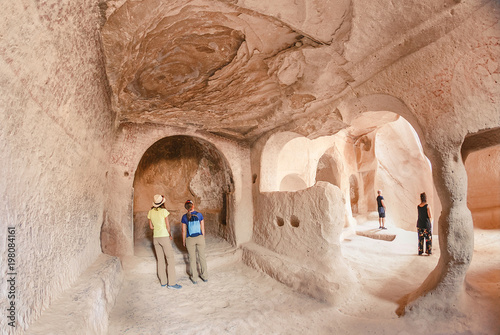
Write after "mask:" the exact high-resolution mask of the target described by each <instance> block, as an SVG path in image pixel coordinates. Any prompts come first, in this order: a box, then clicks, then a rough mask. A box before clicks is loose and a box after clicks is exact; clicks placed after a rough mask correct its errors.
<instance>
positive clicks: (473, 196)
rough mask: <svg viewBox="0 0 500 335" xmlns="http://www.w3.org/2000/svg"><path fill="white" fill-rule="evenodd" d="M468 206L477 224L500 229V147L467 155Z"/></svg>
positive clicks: (486, 227)
mask: <svg viewBox="0 0 500 335" xmlns="http://www.w3.org/2000/svg"><path fill="white" fill-rule="evenodd" d="M465 168H466V170H467V181H468V184H467V206H468V207H469V209H470V210H471V212H472V220H473V221H474V227H476V228H482V229H500V146H499V145H497V146H494V147H489V148H486V149H482V150H479V151H476V152H473V153H471V154H470V155H468V156H467V160H466V161H465Z"/></svg>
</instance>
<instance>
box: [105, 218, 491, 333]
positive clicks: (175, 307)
mask: <svg viewBox="0 0 500 335" xmlns="http://www.w3.org/2000/svg"><path fill="white" fill-rule="evenodd" d="M375 226H378V224H377V223H373V222H368V223H366V224H365V225H363V226H360V227H359V230H360V231H362V232H363V233H364V234H365V235H366V234H367V233H368V234H372V236H374V237H380V236H379V235H380V234H387V235H396V238H395V239H394V240H393V241H386V240H383V239H377V238H375V239H374V238H369V237H365V236H360V235H351V236H349V237H348V238H346V239H345V240H344V242H343V243H342V253H343V255H344V257H345V258H346V260H347V262H348V264H349V265H350V266H351V267H352V269H353V270H354V271H355V273H356V275H357V276H358V278H359V281H360V284H361V285H360V287H361V289H360V291H359V292H357V294H356V295H355V296H353V297H351V299H350V300H349V301H348V302H346V303H344V304H343V305H341V306H330V305H327V304H325V303H321V302H319V301H317V300H314V299H312V298H310V297H308V296H305V295H302V294H299V293H296V292H294V291H293V290H292V289H290V288H289V287H287V286H285V285H283V284H281V283H279V282H277V281H275V280H273V279H271V278H270V277H269V276H267V275H266V274H264V273H261V272H258V271H255V270H253V269H251V268H249V267H247V266H245V265H244V264H243V263H242V262H240V261H238V259H239V253H238V251H237V250H235V249H234V248H231V247H230V246H229V245H228V244H227V243H225V242H224V241H220V240H217V239H214V238H207V258H208V267H209V272H210V279H209V281H208V282H207V283H203V282H201V281H200V282H199V283H198V284H197V285H193V284H192V283H191V282H190V281H189V278H188V276H187V275H186V266H185V259H184V255H183V254H182V253H181V252H180V251H178V253H177V255H176V263H177V265H176V270H177V276H178V283H179V284H181V285H182V286H183V288H182V289H180V290H172V289H167V288H164V287H161V286H160V283H159V281H158V279H157V276H156V268H155V267H156V261H155V258H154V257H153V254H152V253H151V252H150V250H148V248H147V247H143V248H142V250H140V252H136V253H138V254H140V255H141V256H140V257H137V256H136V257H130V258H128V259H124V260H123V265H124V268H125V280H124V284H123V287H122V289H121V291H120V294H119V296H118V298H117V301H116V305H115V308H114V309H113V311H112V313H111V316H110V326H109V334H113V335H114V334H500V317H499V316H500V232H499V231H487V230H475V247H474V258H473V261H472V264H471V266H470V268H469V271H468V274H467V279H466V287H467V296H466V298H465V299H464V310H465V311H466V314H465V315H464V316H463V317H450V316H447V317H442V316H439V315H437V316H436V320H433V321H432V322H429V321H428V320H427V321H425V320H420V319H419V318H418V316H416V317H413V316H412V317H402V318H399V317H398V316H397V315H396V313H395V310H396V309H397V307H398V303H397V302H398V300H399V299H400V298H401V297H403V296H404V295H405V294H407V293H409V292H411V291H412V290H414V289H416V288H417V287H418V286H419V285H420V284H421V283H422V281H423V280H424V279H425V278H426V277H427V275H428V274H429V273H430V272H431V271H432V269H434V267H435V266H436V264H437V262H438V259H439V250H438V239H437V236H434V250H433V253H434V254H433V255H432V256H417V255H416V243H417V237H416V233H415V232H408V231H404V230H401V229H398V228H391V227H389V229H388V230H387V231H385V232H379V231H378V229H373V228H371V227H375ZM136 250H137V249H136Z"/></svg>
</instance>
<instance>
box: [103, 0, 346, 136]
mask: <svg viewBox="0 0 500 335" xmlns="http://www.w3.org/2000/svg"><path fill="white" fill-rule="evenodd" d="M311 4H312V3H309V2H300V3H299V4H297V5H291V4H290V3H288V2H284V3H283V4H281V5H277V4H273V5H272V6H267V5H266V6H262V4H259V2H253V1H248V2H242V3H241V4H238V5H241V6H236V5H232V4H229V3H224V2H213V1H210V2H207V1H175V2H168V3H167V2H164V1H157V0H151V1H141V2H125V3H124V4H123V6H121V7H120V8H119V9H117V10H116V11H115V12H114V13H113V14H111V15H110V17H109V19H108V21H107V23H106V25H105V27H104V30H103V42H104V51H105V54H106V59H107V72H108V75H109V78H110V84H111V87H112V89H113V92H114V98H113V105H114V108H115V109H116V110H117V111H118V112H119V119H120V120H122V121H133V122H155V123H163V124H168V125H182V126H185V125H196V126H197V127H199V128H203V129H207V130H209V131H211V132H215V133H221V134H224V135H225V136H230V137H233V138H237V139H241V138H255V136H257V135H259V134H261V133H262V131H264V130H269V129H271V128H274V127H276V126H279V125H283V124H286V123H288V121H290V120H288V119H287V116H289V117H293V118H296V117H295V116H292V115H294V114H295V113H296V112H300V113H303V112H305V109H306V105H309V104H311V103H312V102H314V101H315V100H317V99H318V98H320V97H322V96H324V93H323V92H321V91H323V90H324V89H325V88H327V89H329V90H331V92H330V93H329V94H331V93H333V92H337V93H338V92H340V91H341V90H343V89H344V88H345V87H346V83H345V81H343V80H342V77H341V76H340V77H339V78H340V79H341V80H340V81H339V80H338V79H337V78H335V79H334V80H333V81H332V80H331V79H332V76H331V74H330V73H329V74H328V75H326V76H324V77H321V76H320V77H317V73H318V71H319V70H321V69H322V68H323V66H324V65H325V64H327V66H328V68H329V72H330V71H334V72H339V71H340V70H339V68H338V65H339V64H341V63H343V62H344V60H343V58H342V57H341V56H340V55H339V54H338V53H337V52H336V51H335V49H341V48H342V43H341V42H342V40H343V39H345V37H346V32H347V31H348V28H349V26H350V8H351V6H350V3H349V1H342V2H339V3H335V4H329V5H324V4H316V3H314V4H313V8H309V6H310V5H311ZM285 5H286V6H285ZM283 6H285V7H289V9H290V10H289V11H285V12H283V11H282V8H283ZM254 9H255V10H258V9H264V10H269V11H270V12H271V13H268V14H263V13H260V12H258V11H255V10H254ZM275 12H276V14H277V12H279V13H280V14H279V15H277V16H278V17H282V20H279V19H277V18H276V17H273V15H269V14H274V13H275ZM325 26H326V29H325ZM322 43H328V44H330V45H334V46H335V48H334V47H325V48H316V47H317V46H319V45H321V44H322ZM340 72H342V71H340ZM340 74H341V73H339V75H340ZM301 79H306V80H301ZM320 86H325V87H323V89H322V90H319V91H318V90H317V88H318V87H320Z"/></svg>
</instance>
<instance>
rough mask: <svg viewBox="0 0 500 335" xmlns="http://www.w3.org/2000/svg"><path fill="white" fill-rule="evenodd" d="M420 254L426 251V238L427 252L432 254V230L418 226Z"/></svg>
mask: <svg viewBox="0 0 500 335" xmlns="http://www.w3.org/2000/svg"><path fill="white" fill-rule="evenodd" d="M417 232H418V254H419V255H422V253H423V252H424V239H425V253H426V254H428V255H430V254H431V253H432V231H431V230H430V229H427V228H418V227H417Z"/></svg>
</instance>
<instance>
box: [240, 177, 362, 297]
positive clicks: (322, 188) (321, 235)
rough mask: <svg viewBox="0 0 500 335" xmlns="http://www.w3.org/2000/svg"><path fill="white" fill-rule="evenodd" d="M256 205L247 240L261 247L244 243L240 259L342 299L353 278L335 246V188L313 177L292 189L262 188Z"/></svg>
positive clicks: (340, 211) (339, 208)
mask: <svg viewBox="0 0 500 335" xmlns="http://www.w3.org/2000/svg"><path fill="white" fill-rule="evenodd" d="M257 204H258V208H259V209H260V210H259V212H258V213H256V216H255V220H256V222H259V224H258V225H255V227H254V235H253V241H254V242H255V243H256V244H257V245H260V246H262V247H264V248H259V247H253V246H251V245H250V246H245V247H244V254H243V260H244V261H245V262H246V263H247V264H249V265H250V266H253V267H255V268H257V269H260V270H263V271H265V272H266V273H268V274H269V275H270V276H271V277H273V278H276V279H277V280H279V281H281V282H283V283H284V284H286V285H289V286H291V287H294V288H295V289H297V290H298V291H300V292H303V293H307V294H309V295H311V296H313V297H315V298H317V299H321V300H325V301H329V302H336V301H338V300H342V297H344V298H345V296H347V295H348V294H349V292H351V290H352V289H353V286H354V285H355V283H356V279H355V277H354V275H353V274H352V273H351V270H350V268H349V267H348V266H347V265H346V264H345V263H344V259H343V258H342V254H341V251H340V235H341V232H342V228H343V227H344V217H345V214H344V204H343V201H342V194H341V191H340V189H339V188H338V187H337V186H334V185H332V184H330V183H327V182H318V183H317V184H316V185H315V186H313V187H310V188H307V189H305V190H301V191H297V192H269V193H262V194H261V195H260V196H259V198H258V200H257ZM266 250H269V251H266ZM273 254H277V255H281V256H283V258H277V256H273Z"/></svg>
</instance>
